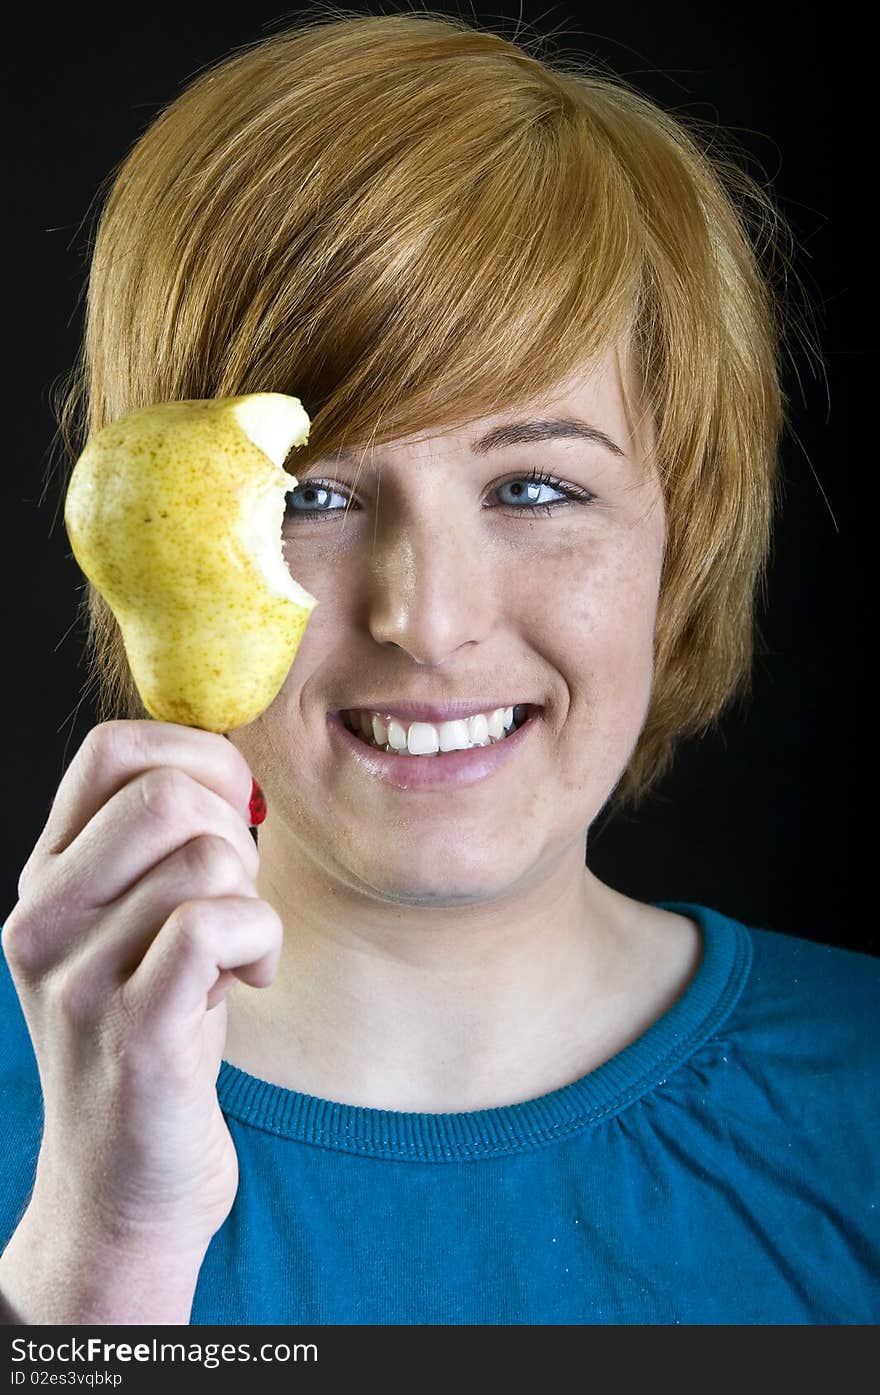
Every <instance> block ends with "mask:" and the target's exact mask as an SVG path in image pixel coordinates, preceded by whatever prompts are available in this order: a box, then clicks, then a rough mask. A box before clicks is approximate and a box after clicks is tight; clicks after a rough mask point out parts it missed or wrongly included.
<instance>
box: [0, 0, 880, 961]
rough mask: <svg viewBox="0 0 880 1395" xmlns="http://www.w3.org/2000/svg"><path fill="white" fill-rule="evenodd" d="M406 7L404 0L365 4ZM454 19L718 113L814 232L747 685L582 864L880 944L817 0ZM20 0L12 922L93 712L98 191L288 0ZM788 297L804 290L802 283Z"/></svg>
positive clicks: (698, 111)
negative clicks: (84, 427) (187, 87)
mask: <svg viewBox="0 0 880 1395" xmlns="http://www.w3.org/2000/svg"><path fill="white" fill-rule="evenodd" d="M348 8H351V9H354V10H357V11H365V12H369V13H391V12H394V11H396V10H397V9H403V8H408V7H407V6H405V5H402V4H394V3H384V4H381V5H369V4H357V3H354V4H352V5H350V6H349V7H348ZM430 8H431V9H433V10H435V11H437V12H441V13H444V12H445V13H452V14H456V13H460V14H461V15H463V16H464V17H465V18H468V17H473V18H476V19H477V21H478V22H479V23H481V24H482V25H483V26H484V27H488V28H497V29H498V30H499V32H502V33H504V34H505V35H506V36H507V37H513V34H514V32H515V29H516V24H517V21H521V22H522V25H523V33H524V34H525V35H527V36H530V35H532V34H533V33H534V32H536V31H537V32H538V33H540V34H543V35H549V34H552V36H553V44H552V45H551V52H552V50H553V48H554V47H555V49H556V50H557V51H558V52H559V54H560V55H564V54H567V53H574V54H579V55H586V56H588V57H589V56H595V57H596V58H598V59H599V60H600V62H601V63H603V64H605V65H607V67H608V69H610V70H611V71H612V72H616V73H619V74H620V75H621V76H622V77H624V78H625V79H626V80H627V81H629V82H632V83H634V84H635V85H636V86H637V87H638V88H640V90H642V91H643V92H644V93H646V94H647V95H648V96H649V97H651V98H653V99H654V100H655V101H657V102H659V103H660V105H662V106H664V107H666V108H670V109H672V110H675V111H678V112H681V113H682V114H683V115H688V114H691V115H694V116H696V117H699V118H701V119H703V120H709V121H717V122H718V123H719V124H720V125H721V126H722V127H723V128H724V129H725V130H727V131H732V132H733V134H734V136H735V137H736V139H737V140H738V142H739V144H740V146H741V147H742V148H743V152H744V154H743V159H744V161H745V163H746V165H747V168H748V169H749V171H750V173H752V174H753V175H755V176H756V177H757V178H759V179H760V180H761V181H762V182H766V181H769V183H770V186H771V188H772V191H773V193H774V195H775V198H776V200H777V202H778V203H779V205H780V206H781V209H782V211H783V213H784V214H785V216H786V217H787V219H788V220H789V223H790V224H791V226H792V228H793V230H794V234H795V237H796V239H797V249H796V260H795V264H794V271H795V273H796V275H797V276H798V277H799V278H800V280H801V282H802V285H803V287H804V290H805V293H806V295H807V296H808V298H809V300H810V302H811V304H812V307H813V313H814V316H815V326H816V329H817V330H818V333H819V346H820V349H821V352H822V355H823V358H824V362H825V372H826V373H827V379H828V383H827V386H826V382H825V380H824V378H823V376H822V373H821V371H819V370H817V368H816V365H815V362H814V360H813V358H812V357H811V356H808V355H807V354H806V353H805V352H804V351H803V350H802V348H801V345H800V344H799V342H798V341H797V340H796V339H795V341H794V343H793V345H792V347H793V350H794V354H795V362H794V364H792V363H787V364H786V378H785V384H784V386H785V390H786V393H787V394H788V397H789V400H790V411H791V415H792V418H793V433H792V434H789V436H788V437H787V438H786V440H785V442H784V445H783V453H782V467H783V474H784V479H785V501H784V508H783V512H782V515H781V516H780V518H779V519H778V521H777V527H776V534H775V542H774V548H773V556H772V562H771V567H770V572H769V580H768V596H769V604H768V606H767V608H766V609H765V608H764V607H763V605H762V607H761V610H760V614H759V625H760V637H761V638H760V644H759V656H758V659H757V662H756V668H755V676H754V691H753V696H752V698H751V700H750V702H749V703H748V704H747V705H746V706H743V705H738V706H737V707H735V708H734V709H732V710H731V712H730V713H729V714H728V715H727V716H726V717H725V718H724V719H723V721H722V723H721V726H720V729H719V731H718V733H717V734H713V735H710V736H707V737H705V738H703V739H702V740H699V741H692V742H688V743H686V744H685V745H683V746H682V747H681V749H680V752H679V755H678V757H677V760H676V763H675V767H674V769H673V770H672V772H671V773H670V775H669V776H668V777H667V778H666V779H665V780H664V782H663V783H662V785H661V786H660V787H659V788H658V790H657V792H656V794H655V795H653V796H652V797H651V799H650V801H649V803H648V804H647V805H646V806H644V807H643V808H642V810H640V811H639V812H638V813H637V814H634V815H633V814H631V815H628V816H623V817H621V816H618V817H617V818H615V819H613V820H611V821H607V820H604V821H603V820H600V822H599V824H598V825H597V826H596V828H594V830H593V833H592V834H591V840H590V859H589V860H590V865H591V867H592V868H593V869H594V871H595V872H596V873H597V874H598V875H599V876H600V877H602V878H604V879H605V880H607V881H609V882H610V883H611V884H612V885H614V886H616V887H618V888H620V889H621V890H622V891H624V892H626V893H627V894H629V895H633V896H636V897H638V898H640V899H642V900H661V899H680V900H691V901H701V902H704V903H706V904H709V905H713V906H716V907H717V908H718V909H720V910H723V911H725V912H727V913H728V914H730V915H733V916H736V917H738V918H740V919H743V920H745V921H746V922H747V923H750V924H753V925H761V926H765V927H767V928H770V929H775V930H779V931H783V932H788V933H792V934H797V935H802V936H804V937H805V938H809V939H814V940H818V941H821V942H824V943H827V944H838V945H842V946H845V947H848V948H852V949H858V950H862V951H865V952H868V953H871V954H880V942H878V937H877V934H876V931H875V929H874V928H873V924H872V923H870V922H869V923H865V921H864V920H863V918H862V916H861V914H860V907H861V905H862V901H863V899H864V892H865V883H864V880H863V878H862V867H863V865H864V860H865V851H866V849H865V845H864V844H865V840H864V838H863V836H862V825H861V806H860V802H859V801H858V800H857V799H856V798H855V797H854V795H855V789H854V785H855V780H856V779H860V778H861V776H862V774H863V770H862V765H863V759H864V757H863V755H862V753H861V750H860V741H859V737H860V727H861V701H862V696H861V695H862V683H863V660H862V643H863V641H862V615H861V607H862V601H861V597H862V589H863V583H864V574H863V572H862V569H861V558H862V545H861V538H860V531H859V530H860V527H861V524H860V517H861V514H862V512H863V510H864V503H863V500H862V499H861V497H860V490H861V481H860V479H857V478H856V477H855V474H854V472H852V473H851V472H850V468H849V466H850V453H849V448H848V444H847V440H846V419H847V379H848V377H849V371H850V367H851V365H854V364H855V363H856V362H857V356H858V355H859V354H861V353H864V352H867V350H863V349H862V348H861V347H860V346H859V345H857V344H856V343H854V342H853V336H852V331H851V330H850V329H849V328H848V326H849V317H850V312H851V310H852V308H853V301H854V298H855V297H856V296H857V295H858V294H859V291H858V289H857V288H856V287H855V285H854V281H853V278H852V276H851V275H849V274H848V273H847V270H846V268H845V267H843V266H841V265H838V266H837V267H835V265H834V263H833V261H832V250H831V241H832V214H831V101H832V88H831V68H832V59H831V56H830V55H829V52H828V42H827V37H823V35H821V34H820V31H819V24H818V18H817V12H816V11H814V10H813V9H811V8H809V7H804V6H800V5H785V4H780V5H776V6H772V5H770V6H768V5H756V4H754V5H753V4H738V5H737V6H736V7H731V8H727V9H724V10H721V11H719V10H718V9H717V8H716V7H715V6H708V5H707V6H701V5H694V4H690V3H686V0H667V3H664V4H663V5H662V6H658V5H656V4H653V3H651V4H649V3H644V4H636V3H617V4H593V5H589V6H584V7H579V6H577V5H574V4H562V3H560V4H556V5H552V6H544V5H543V4H528V3H523V4H522V5H519V4H506V5H505V4H496V5H494V6H492V8H475V9H473V10H472V9H471V8H470V7H469V6H467V5H465V4H464V3H462V4H461V6H460V7H459V6H455V5H443V4H438V5H435V6H430ZM113 13H114V12H113V11H110V10H106V9H105V8H104V7H97V6H96V7H89V6H77V7H72V8H71V11H70V12H68V13H64V12H62V11H58V12H57V13H55V14H53V17H52V19H51V21H49V20H48V19H47V18H46V14H45V11H43V10H42V9H38V8H37V7H33V12H32V14H30V15H27V14H22V12H21V11H19V14H18V16H17V18H16V19H15V20H14V21H11V27H10V29H9V30H8V38H9V50H8V55H9V57H10V58H11V60H12V71H11V73H10V77H9V83H8V86H7V100H8V108H7V111H8V116H9V121H10V130H11V131H12V132H14V134H13V135H12V136H11V137H10V138H9V139H8V140H7V143H6V152H5V159H6V163H7V177H6V181H5V183H6V190H7V200H8V213H7V227H8V229H9V231H10V234H11V239H12V245H11V248H10V249H9V251H8V253H7V263H6V267H7V275H6V285H5V292H6V310H7V334H8V344H9V348H10V351H11V352H10V354H9V362H8V364H7V370H6V377H7V391H8V396H7V399H6V405H7V411H6V437H7V439H6V442H5V444H6V468H5V470H4V471H3V472H2V481H3V489H4V500H3V505H4V519H5V528H4V540H5V547H4V549H3V558H4V563H5V566H6V577H5V582H4V591H5V594H6V596H7V598H8V600H7V607H6V615H7V621H6V623H7V642H6V654H7V656H8V661H9V667H8V671H7V681H6V684H5V691H4V700H5V735H6V762H5V774H6V788H7V798H6V800H5V801H4V816H3V817H4V827H3V833H4V853H5V859H4V866H3V879H4V880H3V885H2V887H0V918H2V917H4V916H5V915H7V914H8V912H9V910H10V909H11V908H12V906H13V905H14V904H15V900H16V895H17V891H16V887H17V879H18V873H19V871H20V869H21V867H22V866H23V864H24V862H25V860H26V858H27V856H28V855H29V853H30V850H31V848H32V847H33V844H34V842H35V841H36V838H37V836H38V834H39V832H40V829H41V828H42V826H43V824H44V822H45V819H46V817H47V816H48V812H49V808H50V806H51V802H52V799H53V798H54V794H55V791H56V789H57V786H58V782H59V781H60V779H61V776H62V774H63V772H64V770H65V769H66V768H67V765H68V764H69V763H70V761H71V759H72V758H73V756H74V754H75V752H76V750H77V749H78V747H79V745H80V744H81V742H82V740H83V739H84V737H85V735H86V733H87V731H88V730H89V728H90V727H91V726H92V725H93V724H94V722H95V721H96V720H97V718H96V714H95V711H94V709H93V707H92V705H91V703H90V701H89V700H86V701H84V702H82V703H80V701H79V699H80V689H81V685H82V683H83V681H84V677H85V671H84V668H83V667H82V659H81V653H82V647H83V635H82V633H81V632H80V630H79V629H78V628H77V626H76V622H75V621H76V607H77V603H78V600H79V596H80V591H81V588H82V585H83V578H82V575H81V573H80V572H79V569H78V567H77V566H76V563H75V562H74V561H73V558H72V556H71V554H70V550H69V546H68V542H67V537H66V534H65V532H64V528H63V523H62V521H61V513H60V502H59V497H58V491H59V484H58V478H59V477H58V475H57V474H53V476H52V487H51V489H50V490H49V492H48V493H47V495H46V497H45V498H44V499H43V498H41V496H42V493H43V483H44V478H45V476H46V472H47V467H48V463H49V461H50V459H51V458H55V456H57V453H58V447H57V444H56V443H55V432H56V424H55V419H54V416H53V413H52V409H51V406H50V403H51V392H52V388H53V385H54V384H55V383H56V382H57V381H58V380H59V379H60V377H61V375H62V374H63V373H64V372H65V371H66V370H67V369H68V368H69V366H70V364H71V363H72V360H73V357H74V354H75V351H76V347H77V343H78V338H79V334H80V330H81V323H82V309H83V299H84V292H83V287H84V280H85V276H86V271H87V258H88V249H89V248H88V240H89V231H90V228H91V222H92V217H93V214H94V212H95V211H96V209H95V200H96V198H97V195H98V191H99V186H100V185H101V183H102V181H103V180H104V179H105V177H106V176H107V174H108V172H109V171H110V169H111V167H112V166H114V165H115V164H117V163H118V162H119V161H120V160H121V159H122V158H123V156H124V155H125V153H126V152H127V150H128V149H129V148H130V146H131V144H132V143H133V142H134V141H135V139H136V138H137V137H138V136H139V135H140V133H141V132H142V131H143V130H144V129H145V128H146V126H147V125H148V124H149V123H150V122H151V120H152V119H153V117H154V116H155V115H156V114H157V112H158V111H159V110H160V108H161V107H163V106H164V105H165V104H167V103H168V102H169V101H170V100H172V99H173V97H174V96H175V95H176V94H177V93H178V92H179V91H180V89H181V87H182V86H183V85H184V84H185V83H186V82H187V81H188V80H189V79H190V78H191V77H193V76H194V75H195V73H196V72H197V71H199V70H200V69H201V68H202V67H203V66H205V65H207V64H210V63H213V62H214V61H215V60H217V59H218V58H220V57H222V56H223V55H224V54H226V53H228V52H229V51H230V50H231V49H233V48H234V47H236V46H238V45H240V44H243V43H249V42H251V41H253V40H255V39H259V38H261V37H263V36H265V35H267V34H269V33H272V32H276V31H277V30H278V29H280V28H283V27H284V25H285V23H286V21H287V20H288V19H290V18H293V17H294V16H295V15H296V13H297V7H296V6H293V7H289V8H285V9H275V8H273V7H271V6H268V5H260V4H254V3H249V4H248V5H247V6H244V5H242V6H240V7H237V8H236V7H228V8H222V7H218V6H215V5H208V4H192V5H189V6H183V5H177V6H172V5H163V4H151V5H149V6H146V7H142V8H140V9H129V8H126V9H125V10H124V11H123V10H122V9H120V10H118V11H116V12H115V14H116V18H115V19H113V20H112V22H111V21H110V19H109V16H111V15H112V14H113ZM794 294H795V297H796V298H797V291H796V290H795V291H794Z"/></svg>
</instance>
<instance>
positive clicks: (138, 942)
mask: <svg viewBox="0 0 880 1395" xmlns="http://www.w3.org/2000/svg"><path fill="white" fill-rule="evenodd" d="M258 870H259V852H258V850H257V848H256V845H255V844H254V841H253V839H252V838H251V836H250V832H249V830H248V828H247V825H246V823H245V821H244V820H243V819H242V818H241V817H240V816H239V815H238V814H237V813H236V812H235V810H234V809H232V808H230V806H229V804H228V803H227V802H226V800H225V799H222V798H221V797H220V796H219V795H217V794H215V793H214V792H213V790H208V789H205V787H204V786H203V785H201V784H199V783H198V781H196V780H193V779H191V777H190V776H189V775H185V774H183V773H182V772H181V771H179V770H170V769H158V770H149V771H147V773H146V774H145V775H141V776H139V777H138V778H137V779H136V780H134V781H133V782H132V783H131V784H129V785H126V786H125V788H124V789H122V790H120V791H119V792H118V793H117V794H115V795H114V796H113V798H112V799H111V800H110V802H109V804H106V805H105V806H104V807H103V808H102V809H101V810H100V811H99V812H98V813H97V814H96V815H95V817H94V818H93V819H92V821H91V822H90V823H89V824H88V825H87V826H86V828H84V829H83V831H82V833H81V834H80V835H79V836H78V837H77V838H75V839H74V841H73V843H71V845H70V847H69V848H67V849H66V851H65V852H63V853H61V854H59V855H58V857H57V858H56V859H55V862H54V864H53V865H52V866H51V871H50V873H47V874H46V876H45V877H44V880H43V882H42V884H41V885H40V886H39V887H37V888H35V889H34V890H33V891H32V892H31V894H30V896H29V897H28V899H27V901H26V902H25V903H22V904H20V906H19V907H18V908H17V909H16V914H15V926H14V931H15V940H16V949H15V957H16V961H17V964H18V967H19V968H20V970H21V972H22V973H23V974H25V975H26V976H27V977H28V978H34V977H39V976H40V975H41V974H44V973H47V972H48V971H49V970H50V969H51V968H52V967H53V966H54V965H56V964H58V963H59V962H62V961H64V960H65V959H67V958H69V957H70V956H72V955H76V954H77V952H78V951H81V952H85V953H86V954H88V956H89V958H90V963H91V966H92V972H94V973H95V976H96V978H97V979H99V980H100V982H101V983H104V984H109V983H111V982H112V981H114V980H115V981H116V982H118V980H119V976H120V974H122V973H125V972H127V971H128V969H129V968H130V967H132V965H133V964H134V963H136V962H139V960H140V957H141V955H142V953H143V951H144V948H145V946H146V945H147V944H148V943H149V942H150V940H151V939H152V937H153V936H154V935H155V934H156V933H157V932H158V930H159V928H160V927H161V926H162V924H163V923H164V921H165V920H166V919H167V917H168V916H169V915H170V914H171V913H172V911H173V910H174V909H175V907H176V906H178V905H180V904H181V902H183V901H186V900H189V899H192V898H193V897H197V898H201V897H211V896H223V895H240V896H242V895H243V896H248V895H253V896H256V890H255V887H254V879H255V877H256V875H257V872H258ZM80 957H81V956H80ZM104 960H106V963H104Z"/></svg>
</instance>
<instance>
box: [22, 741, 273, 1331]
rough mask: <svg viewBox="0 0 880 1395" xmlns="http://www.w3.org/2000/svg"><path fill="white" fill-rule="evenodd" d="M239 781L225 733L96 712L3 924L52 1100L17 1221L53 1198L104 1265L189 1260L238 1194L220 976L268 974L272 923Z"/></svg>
mask: <svg viewBox="0 0 880 1395" xmlns="http://www.w3.org/2000/svg"><path fill="white" fill-rule="evenodd" d="M250 793H251V772H250V770H249V768H248V764H247V762H246V760H245V759H244V757H243V756H242V755H241V754H240V752H239V751H238V750H237V749H236V748H235V746H234V745H233V744H232V743H231V742H229V741H226V740H225V739H224V738H223V737H222V736H220V735H217V734H214V733H210V732H204V731H199V730H196V729H193V728H188V727H183V726H177V725H173V724H170V723H166V722H153V721H113V722H106V723H102V724H100V725H99V726H96V727H94V728H93V729H92V730H91V731H90V732H89V734H88V735H87V737H86V738H85V740H84V741H83V743H82V746H81V747H80V749H79V751H78V752H77V754H76V756H75V757H74V759H73V761H72V762H71V764H70V766H69V768H68V770H67V771H66V773H65V775H64V778H63V779H62V781H61V784H60V786H59V788H58V792H57V794H56V797H55V800H54V803H53V805H52V809H51V812H50V814H49V818H48V820H47V822H46V826H45V828H44V829H43V831H42V833H41V834H40V837H39V839H38V841H37V844H36V846H35V848H34V850H33V852H32V853H31V856H30V857H29V858H28V861H27V863H26V865H25V867H24V869H23V871H22V873H21V877H20V879H19V887H18V890H19V900H18V903H17V904H16V906H15V908H14V910H13V911H12V912H11V914H10V916H9V917H8V919H7V921H6V924H5V926H4V929H3V947H4V951H5V954H6V957H7V961H8V964H9V969H10V973H11V975H12V978H13V981H14V983H15V986H16V989H17V991H18V995H19V998H20V1000H21V1005H22V1009H23V1012H24V1016H25V1019H26V1022H27V1026H28V1030H29V1032H30V1036H31V1039H32V1042H33V1047H34V1052H35V1055H36V1060H37V1064H38V1067H39V1072H40V1080H41V1084H42V1090H43V1097H44V1103H45V1128H44V1133H43V1141H42V1146H41V1150H40V1156H39V1161H38V1165H37V1174H36V1182H35V1187H34V1193H33V1198H32V1200H31V1203H30V1206H29V1208H28V1213H26V1216H25V1219H24V1221H23V1222H22V1225H23V1226H24V1225H25V1223H26V1222H29V1224H30V1226H31V1227H32V1229H33V1230H34V1233H35V1234H39V1235H40V1236H41V1237H44V1236H45V1233H46V1229H47V1227H48V1224H49V1218H50V1217H51V1218H52V1219H53V1221H54V1224H55V1226H56V1227H58V1226H59V1225H60V1226H62V1227H63V1226H65V1225H66V1226H67V1227H68V1228H69V1229H70V1230H71V1232H72V1233H73V1232H75V1234H76V1237H77V1244H78V1246H81V1245H82V1244H84V1243H85V1242H86V1238H87V1239H88V1242H89V1244H90V1245H91V1247H92V1249H93V1251H94V1253H95V1254H96V1255H101V1256H103V1257H105V1259H106V1260H107V1262H108V1264H109V1266H110V1268H112V1267H113V1256H125V1260H126V1262H128V1261H134V1260H136V1259H137V1257H142V1258H143V1263H144V1264H145V1265H146V1266H147V1267H150V1266H151V1265H152V1263H153V1261H154V1260H155V1264H156V1272H157V1273H158V1272H162V1271H164V1270H165V1269H166V1268H167V1266H168V1265H172V1266H173V1259H172V1257H174V1256H176V1257H177V1260H178V1261H179V1263H180V1265H181V1266H182V1268H183V1269H184V1270H187V1269H189V1270H192V1269H193V1268H194V1275H195V1277H197V1274H198V1266H199V1264H200V1263H201V1259H202V1258H203V1256H204V1252H205V1250H206V1249H207V1246H208V1244H209V1243H210V1240H211V1237H212V1236H213V1235H214V1233H215V1232H216V1231H217V1229H218V1228H219V1227H220V1226H221V1225H222V1223H223V1221H224V1220H225V1218H226V1216H227V1215H228V1213H229V1210H230V1208H231V1206H232V1202H233V1199H234V1196H235V1191H236V1187H237V1184H238V1166H237V1160H236V1156H235V1150H234V1147H233V1143H232V1139H231V1137H230V1134H229V1130H228V1129H227V1127H226V1123H225V1120H224V1118H223V1115H222V1113H221V1111H220V1107H219V1104H218V1101H217V1092H216V1079H217V1073H218V1070H219V1067H220V1061H221V1057H222V1052H223V1047H224V1043H225V1039H226V1004H225V995H226V993H227V991H228V989H229V988H230V987H231V985H232V983H233V981H234V979H236V978H239V979H242V980H243V981H244V982H245V983H249V984H252V985H254V986H255V987H264V986H266V985H268V984H269V983H271V982H272V979H273V978H274V975H275V971H276V968H277V965H278V958H279V954H280V949H281V937H282V926H281V921H280V918H279V916H278V914H277V912H276V911H275V910H274V909H273V908H272V907H271V906H269V905H268V904H267V903H266V902H265V901H261V900H260V899H259V898H258V896H257V892H256V888H255V884H254V879H255V877H256V875H257V870H258V867H259V854H258V851H257V848H256V846H255V844H254V841H253V838H252V837H251V834H250V832H249V828H248V803H249V798H250ZM15 1239H16V1237H13V1241H12V1242H10V1250H12V1249H13V1246H14V1245H15ZM8 1253H9V1252H8V1251H7V1254H8ZM0 1265H5V1268H0V1280H2V1281H3V1287H4V1288H5V1290H6V1292H7V1301H11V1302H12V1305H13V1307H14V1306H15V1302H16V1292H15V1290H16V1287H17V1286H16V1284H15V1282H13V1285H12V1290H13V1291H12V1292H10V1290H9V1288H8V1287H7V1285H6V1282H5V1278H6V1272H7V1270H8V1268H9V1266H8V1265H7V1264H6V1256H5V1255H4V1258H3V1261H2V1262H0ZM195 1277H194V1278H193V1287H194V1283H195ZM190 1297H191V1294H190ZM21 1320H24V1321H30V1320H36V1321H41V1320H42V1321H71V1320H75V1319H71V1318H69V1317H67V1318H65V1317H51V1316H50V1317H44V1318H39V1317H37V1318H36V1319H31V1318H29V1317H28V1316H27V1315H22V1319H21ZM95 1320H97V1319H95ZM108 1320H112V1319H108ZM117 1320H119V1321H126V1320H132V1321H137V1320H138V1317H137V1315H133V1316H132V1317H131V1318H130V1319H126V1318H119V1319H117ZM142 1320H144V1321H163V1320H173V1319H168V1318H167V1317H165V1318H163V1317H150V1316H146V1317H144V1318H143V1319H142ZM183 1320H184V1321H186V1320H187V1318H183Z"/></svg>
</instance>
